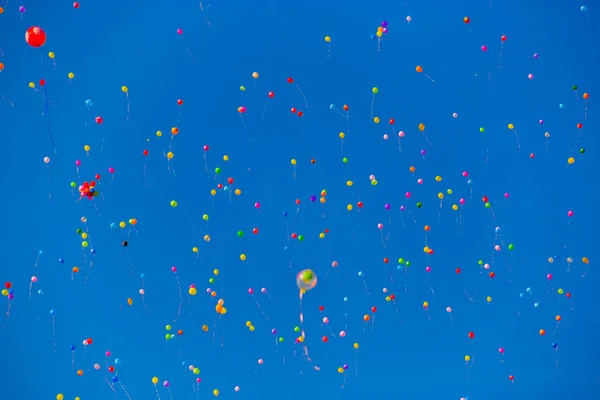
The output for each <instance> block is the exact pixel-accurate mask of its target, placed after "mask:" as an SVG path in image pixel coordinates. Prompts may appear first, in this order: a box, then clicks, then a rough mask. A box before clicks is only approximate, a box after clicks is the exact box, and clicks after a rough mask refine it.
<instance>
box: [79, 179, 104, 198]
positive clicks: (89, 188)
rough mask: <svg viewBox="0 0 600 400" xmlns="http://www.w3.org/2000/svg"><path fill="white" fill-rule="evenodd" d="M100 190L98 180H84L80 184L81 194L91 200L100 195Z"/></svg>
mask: <svg viewBox="0 0 600 400" xmlns="http://www.w3.org/2000/svg"><path fill="white" fill-rule="evenodd" d="M98 194H100V192H99V191H98V189H97V188H96V181H91V182H89V183H88V182H83V183H82V184H81V185H80V186H79V195H80V196H81V197H82V198H83V197H87V198H88V199H89V200H92V199H93V198H94V197H96V196H98Z"/></svg>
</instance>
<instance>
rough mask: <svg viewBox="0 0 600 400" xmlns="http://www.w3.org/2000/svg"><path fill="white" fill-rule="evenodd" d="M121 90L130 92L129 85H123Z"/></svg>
mask: <svg viewBox="0 0 600 400" xmlns="http://www.w3.org/2000/svg"><path fill="white" fill-rule="evenodd" d="M121 90H122V91H123V93H127V92H129V88H128V87H127V86H121Z"/></svg>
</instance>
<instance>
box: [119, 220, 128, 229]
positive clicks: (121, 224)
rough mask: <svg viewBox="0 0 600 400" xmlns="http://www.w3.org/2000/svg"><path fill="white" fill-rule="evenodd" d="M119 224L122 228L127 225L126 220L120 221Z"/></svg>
mask: <svg viewBox="0 0 600 400" xmlns="http://www.w3.org/2000/svg"><path fill="white" fill-rule="evenodd" d="M119 226H120V227H121V228H125V226H127V224H126V223H125V222H124V221H121V222H119Z"/></svg>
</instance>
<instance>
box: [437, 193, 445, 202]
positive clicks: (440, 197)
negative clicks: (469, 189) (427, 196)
mask: <svg viewBox="0 0 600 400" xmlns="http://www.w3.org/2000/svg"><path fill="white" fill-rule="evenodd" d="M443 198H444V193H442V192H440V193H438V199H440V200H442V199H443Z"/></svg>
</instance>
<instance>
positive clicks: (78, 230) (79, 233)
mask: <svg viewBox="0 0 600 400" xmlns="http://www.w3.org/2000/svg"><path fill="white" fill-rule="evenodd" d="M75 232H77V234H78V235H81V234H82V233H83V230H82V229H81V228H77V230H76V231H75Z"/></svg>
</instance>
